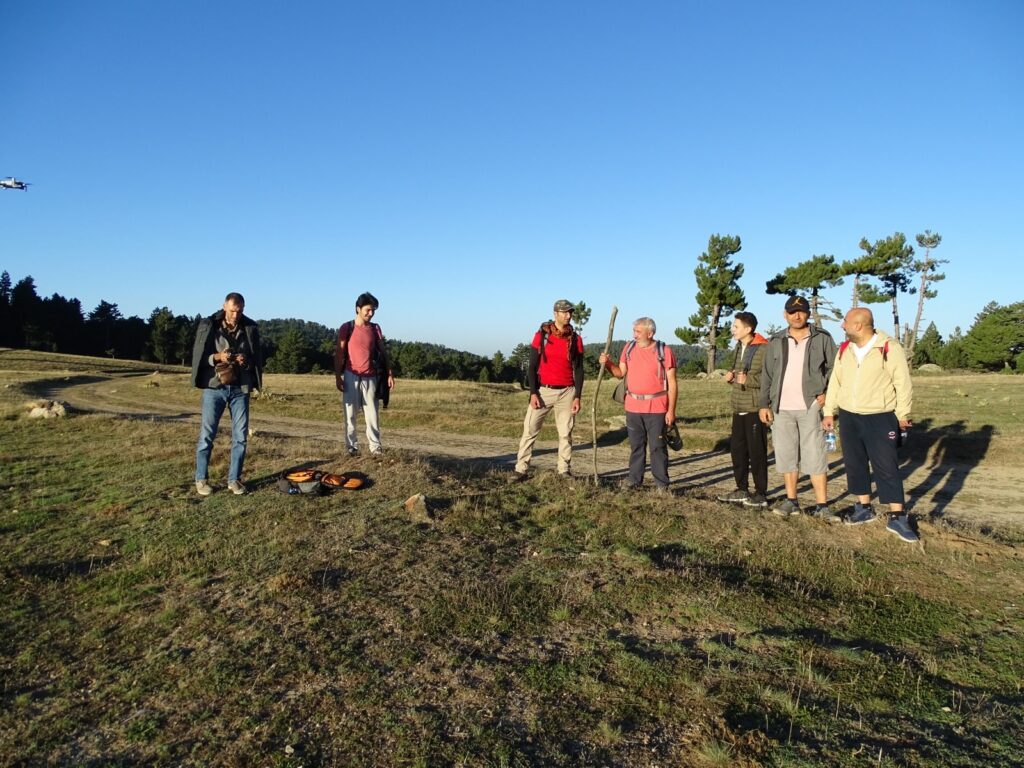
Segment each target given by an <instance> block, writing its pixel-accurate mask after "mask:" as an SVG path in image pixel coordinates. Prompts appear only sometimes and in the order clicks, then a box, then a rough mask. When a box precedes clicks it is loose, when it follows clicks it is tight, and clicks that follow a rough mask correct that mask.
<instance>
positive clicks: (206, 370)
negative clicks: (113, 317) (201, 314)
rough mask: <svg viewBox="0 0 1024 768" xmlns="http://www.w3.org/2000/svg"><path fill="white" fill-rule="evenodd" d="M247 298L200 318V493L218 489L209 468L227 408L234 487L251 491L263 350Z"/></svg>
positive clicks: (196, 353) (196, 364) (236, 296)
mask: <svg viewBox="0 0 1024 768" xmlns="http://www.w3.org/2000/svg"><path fill="white" fill-rule="evenodd" d="M244 309H245V299H244V298H242V294H240V293H229V294H228V295H227V296H226V297H225V298H224V306H223V308H222V309H221V310H220V311H219V312H217V313H215V314H213V315H211V316H210V317H205V318H203V319H202V320H200V321H199V326H198V328H197V329H196V340H195V344H193V346H192V386H194V387H198V388H199V389H201V390H203V405H202V412H201V419H202V420H201V423H200V427H199V443H198V445H197V446H196V492H197V493H198V494H199V495H200V496H209V495H210V494H211V493H213V488H212V487H211V486H210V483H209V479H208V476H207V472H208V469H209V466H210V452H211V451H212V449H213V441H214V438H215V437H216V436H217V425H218V424H219V423H220V417H221V415H222V414H223V413H224V409H225V408H227V409H228V411H229V412H230V413H231V464H230V466H229V468H228V490H230V491H231V492H232V493H234V494H236V495H241V494H243V493H245V486H244V485H243V484H242V467H243V465H244V463H245V451H246V444H247V439H248V435H249V393H250V392H253V391H254V390H258V389H259V388H260V386H261V385H262V381H263V353H262V351H261V350H260V333H259V328H258V327H257V325H256V323H255V322H254V321H253V320H250V319H249V318H248V317H246V316H245V315H244V314H243V311H244Z"/></svg>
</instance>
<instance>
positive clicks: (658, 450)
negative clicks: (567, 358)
mask: <svg viewBox="0 0 1024 768" xmlns="http://www.w3.org/2000/svg"><path fill="white" fill-rule="evenodd" d="M656 330H657V326H655V324H654V321H653V320H652V319H651V318H649V317H641V318H639V319H638V320H636V321H635V322H634V323H633V341H631V342H629V343H628V344H627V345H626V346H625V347H623V349H622V355H621V356H620V357H619V364H618V365H616V364H615V363H613V362H612V361H611V359H610V358H609V357H608V355H607V354H605V353H604V352H602V353H601V355H600V358H599V360H600V362H601V365H603V366H605V367H606V368H607V369H608V370H609V371H610V372H611V374H612V376H615V377H616V378H617V379H621V378H623V377H626V402H625V406H626V432H627V433H628V434H629V485H630V487H632V488H639V487H640V486H641V485H642V484H643V481H644V467H645V466H646V465H647V460H646V458H647V454H650V458H651V475H652V476H653V477H654V487H655V489H656V490H658V491H661V492H663V493H667V492H668V484H669V479H668V449H667V448H666V443H665V428H666V427H668V426H671V425H673V424H675V423H676V394H677V384H676V358H675V355H674V354H673V353H672V348H671V347H670V346H668V345H667V344H665V343H663V342H660V341H655V340H654V333H655V331H656Z"/></svg>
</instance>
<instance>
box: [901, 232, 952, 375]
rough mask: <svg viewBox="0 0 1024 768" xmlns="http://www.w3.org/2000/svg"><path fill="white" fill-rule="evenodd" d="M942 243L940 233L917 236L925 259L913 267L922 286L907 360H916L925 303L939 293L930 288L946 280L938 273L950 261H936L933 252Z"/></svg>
mask: <svg viewBox="0 0 1024 768" xmlns="http://www.w3.org/2000/svg"><path fill="white" fill-rule="evenodd" d="M941 242H942V235H940V234H939V233H938V232H932V231H931V230H930V229H926V230H925V231H924V232H922V233H921V234H920V235H918V236H917V244H918V246H920V247H921V248H924V258H923V259H919V260H918V261H915V262H914V263H913V265H912V266H911V269H913V271H914V273H915V274H917V275H918V276H920V278H921V284H920V285H919V286H918V288H917V315H916V316H915V317H914V329H913V331H912V332H911V333H908V334H907V338H906V340H905V342H904V346H905V347H906V348H907V359H908V360H913V359H914V348H915V347H916V346H917V334H918V331H919V330H920V329H921V318H922V317H923V316H924V302H925V299H934V298H935V297H936V296H937V295H938V292H937V291H935V290H934V289H933V288H930V287H929V286H930V285H931V284H932V283H937V282H939V281H940V280H945V279H946V276H945V275H944V274H942V273H941V272H939V271H938V266H939V265H940V264H948V263H949V260H948V259H936V258H935V257H934V256H932V251H933V250H935V249H936V248H938V247H939V244H940V243H941Z"/></svg>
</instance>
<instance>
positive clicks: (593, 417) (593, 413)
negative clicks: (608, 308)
mask: <svg viewBox="0 0 1024 768" xmlns="http://www.w3.org/2000/svg"><path fill="white" fill-rule="evenodd" d="M618 314H619V308H618V307H616V306H614V305H613V306H612V319H611V320H609V321H608V341H606V342H605V343H604V353H605V354H606V355H607V354H608V350H609V349H610V348H611V346H612V334H614V333H615V316H616V315H618ZM603 376H604V366H603V365H602V366H601V367H600V369H599V370H598V372H597V385H596V386H595V387H594V404H593V406H592V407H591V409H590V426H591V427H592V428H593V433H594V435H593V440H594V442H593V443H591V445H593V446H594V485H597V393H598V392H600V391H601V377H603Z"/></svg>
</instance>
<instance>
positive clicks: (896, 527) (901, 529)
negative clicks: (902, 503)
mask: <svg viewBox="0 0 1024 768" xmlns="http://www.w3.org/2000/svg"><path fill="white" fill-rule="evenodd" d="M885 530H887V531H889V533H895V534H896V535H897V536H899V537H900V538H901V539H903V540H904V541H906V542H908V543H910V544H916V543H917V542H919V541H920V540H921V537H920V536H918V535H917V534H916V533H914V529H913V528H911V527H910V518H909V517H907V516H906V515H905V514H899V515H889V524H888V525H887V526H885Z"/></svg>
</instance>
